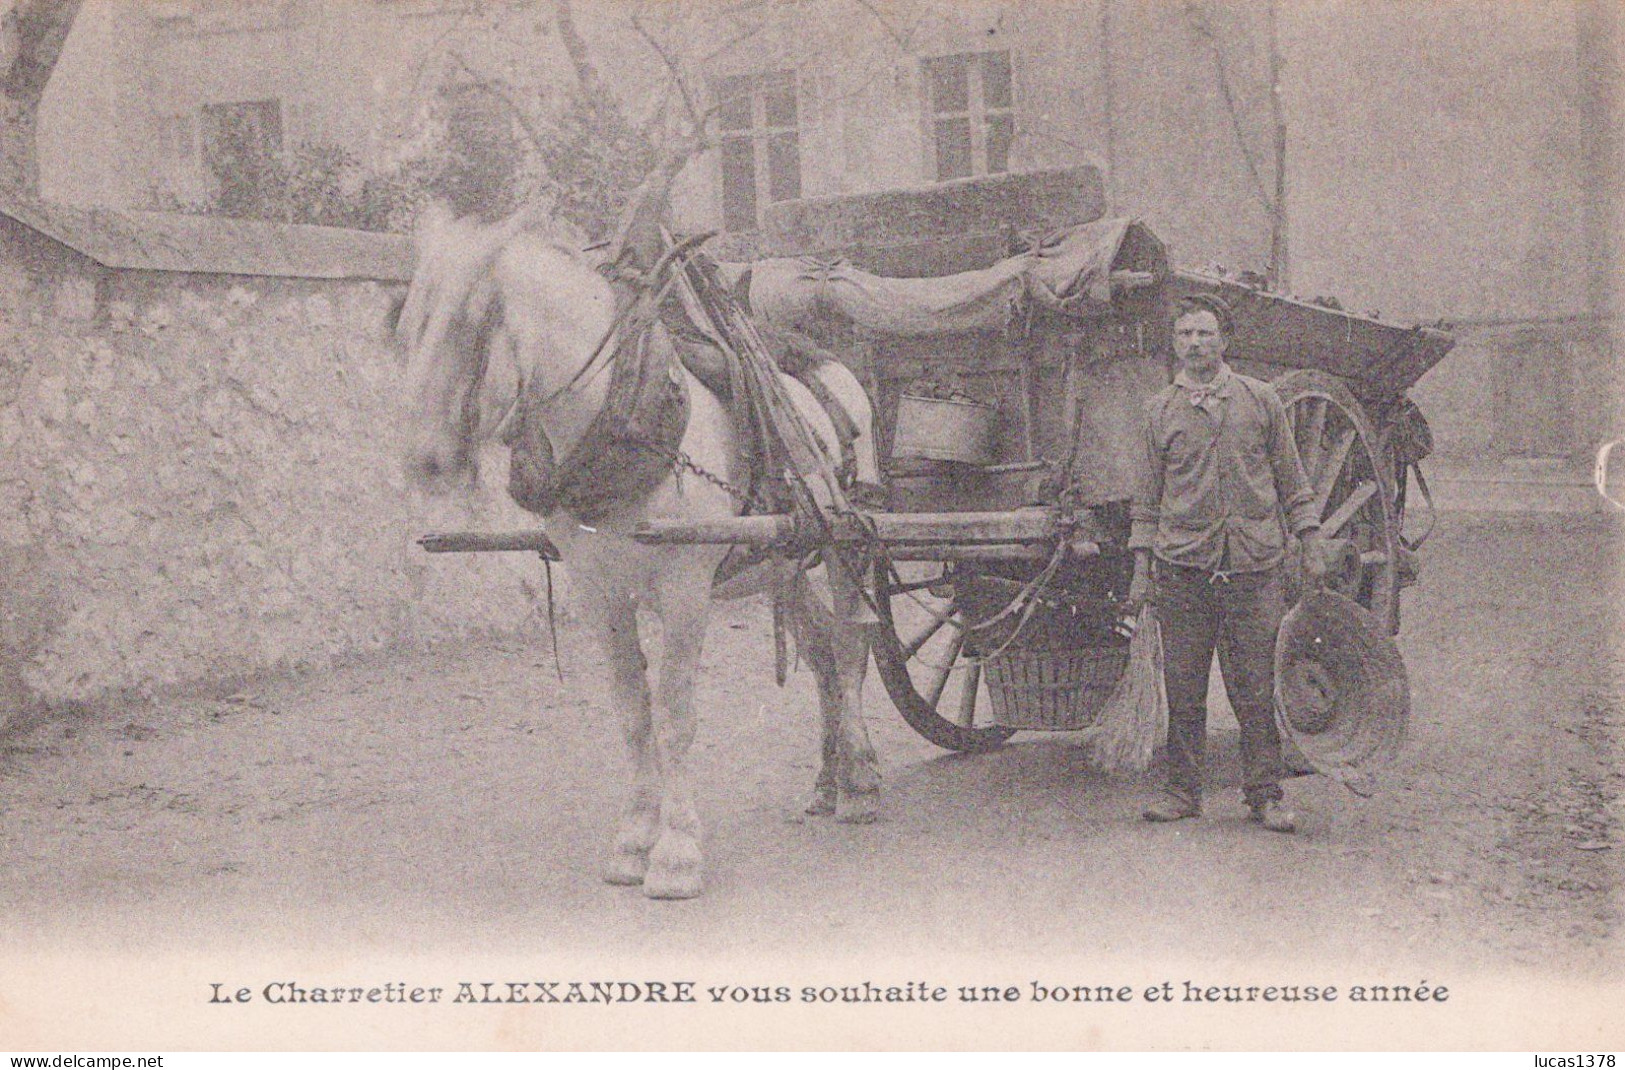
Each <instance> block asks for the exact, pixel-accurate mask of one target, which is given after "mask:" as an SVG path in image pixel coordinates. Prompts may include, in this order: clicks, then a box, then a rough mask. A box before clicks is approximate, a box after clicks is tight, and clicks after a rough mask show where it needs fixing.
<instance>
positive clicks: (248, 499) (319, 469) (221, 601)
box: [0, 216, 542, 720]
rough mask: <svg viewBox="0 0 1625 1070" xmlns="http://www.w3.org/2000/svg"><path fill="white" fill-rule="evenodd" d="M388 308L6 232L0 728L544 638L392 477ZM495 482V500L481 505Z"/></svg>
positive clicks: (527, 603)
mask: <svg viewBox="0 0 1625 1070" xmlns="http://www.w3.org/2000/svg"><path fill="white" fill-rule="evenodd" d="M394 290H395V287H394V286H393V285H392V284H388V283H381V282H370V281H318V280H305V279H287V278H280V279H270V278H253V277H247V276H228V275H206V274H183V273H177V272H155V271H140V270H117V271H115V270H110V269H107V268H104V267H102V266H100V265H99V264H97V263H96V262H94V261H91V260H90V259H88V258H87V257H84V256H81V255H80V254H78V253H76V252H74V251H72V250H71V249H68V248H67V247H65V246H63V245H61V244H58V243H57V242H55V241H53V240H52V239H50V238H47V237H45V236H43V235H42V234H40V233H38V232H36V231H34V230H31V229H30V228H28V227H25V226H23V225H22V224H20V223H17V222H15V221H14V220H12V219H10V218H8V217H6V216H0V559H3V561H4V564H3V566H0V720H3V719H4V717H5V716H6V715H7V713H8V712H15V710H16V709H17V708H19V707H26V706H29V705H38V704H42V703H44V704H50V703H61V702H66V701H93V700H96V699H98V698H100V697H105V696H108V695H114V694H120V693H135V694H150V693H153V692H156V691H162V690H172V689H176V688H184V687H189V686H195V685H213V684H218V683H220V682H221V681H230V680H232V679H233V678H240V677H242V676H245V675H251V674H255V673H262V672H267V671H279V670H286V669H290V668H296V667H303V666H318V665H321V664H324V663H327V662H329V661H330V660H331V659H334V658H337V657H341V656H345V655H350V654H354V653H357V652H362V651H367V650H372V649H377V648H381V647H385V646H388V645H391V644H397V643H421V642H427V641H433V640H440V639H446V638H452V637H457V636H462V635H466V634H470V633H475V632H486V631H505V630H511V629H514V628H517V627H521V626H525V625H526V623H527V621H530V622H532V623H533V614H534V608H533V605H534V604H533V603H532V601H531V600H530V599H529V597H528V595H529V594H530V593H533V592H534V590H535V589H536V588H539V587H540V586H541V582H542V577H541V568H540V565H539V564H538V563H537V561H536V560H535V559H534V558H533V557H529V556H527V555H478V556H477V557H472V556H458V557H442V558H429V557H428V556H427V555H426V554H424V553H423V552H422V551H421V550H419V549H418V548H417V547H416V546H415V545H414V542H413V540H414V539H415V537H416V536H417V535H418V534H420V533H421V532H423V531H424V530H428V529H433V528H442V529H443V528H458V527H479V528H498V527H515V526H523V525H525V524H526V523H527V518H526V517H525V515H524V514H522V513H520V512H518V511H517V510H516V509H515V508H514V507H513V506H512V505H511V504H510V503H508V502H507V501H506V499H505V496H504V495H502V494H501V493H500V487H501V484H502V482H503V480H502V479H501V478H500V476H501V473H500V472H498V473H493V475H494V476H496V477H497V478H492V479H489V480H488V482H487V486H486V487H485V488H484V489H483V490H482V491H481V492H480V493H479V494H478V495H477V496H475V497H472V498H470V500H469V501H468V502H465V503H449V504H438V503H425V502H421V501H417V500H414V498H413V496H411V495H409V494H408V493H407V491H406V489H405V486H404V484H403V481H402V479H401V477H400V474H399V462H398V459H397V457H398V448H397V444H396V435H395V431H396V429H397V428H399V427H400V426H401V422H402V419H403V405H402V401H403V397H402V393H403V387H402V382H403V369H402V367H401V366H400V364H399V362H398V358H397V355H396V354H395V353H394V351H393V349H392V347H391V345H390V339H389V337H388V334H387V330H386V327H385V316H386V312H387V310H388V308H389V305H390V302H391V299H392V296H393V292H394ZM491 484H495V486H492V485H491Z"/></svg>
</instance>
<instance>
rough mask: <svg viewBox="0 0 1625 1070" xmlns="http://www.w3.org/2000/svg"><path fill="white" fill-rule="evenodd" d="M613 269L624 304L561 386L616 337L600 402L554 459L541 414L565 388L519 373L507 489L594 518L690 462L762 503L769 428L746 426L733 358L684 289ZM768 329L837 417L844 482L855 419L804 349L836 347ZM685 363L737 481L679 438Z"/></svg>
mask: <svg viewBox="0 0 1625 1070" xmlns="http://www.w3.org/2000/svg"><path fill="white" fill-rule="evenodd" d="M610 278H611V283H612V285H613V286H614V288H615V293H616V305H617V309H616V315H615V319H614V321H613V326H612V327H611V329H610V331H609V332H608V333H607V334H606V336H605V340H604V342H603V343H601V344H600V346H599V348H598V349H597V350H595V351H594V353H593V354H592V356H591V357H589V359H588V362H587V365H586V366H584V368H583V370H582V372H578V373H577V375H576V376H575V377H574V378H573V379H572V381H571V383H570V384H569V386H567V387H566V388H565V390H568V389H570V387H572V386H574V384H575V383H576V382H577V381H579V380H580V379H582V378H584V377H586V375H588V374H596V372H591V373H589V372H588V369H589V368H591V366H593V365H594V364H596V363H597V362H598V360H599V357H600V355H601V353H602V351H603V350H604V348H605V347H606V346H613V348H612V350H611V351H610V353H609V364H610V367H611V373H610V383H609V390H608V394H607V396H606V398H605V401H604V404H603V406H602V408H600V409H599V411H598V413H597V414H596V415H595V416H594V417H593V419H592V421H591V422H590V424H589V425H588V427H587V430H586V432H585V433H584V434H583V435H582V437H581V439H580V441H579V442H577V443H576V445H575V447H574V448H573V449H571V451H570V453H569V454H568V455H567V456H566V457H565V458H564V460H563V461H562V462H558V461H556V459H555V457H554V455H553V446H552V443H551V442H550V441H549V440H548V437H547V434H546V432H545V431H544V430H543V420H542V417H543V413H544V410H545V407H546V406H547V404H548V403H549V402H551V401H553V400H554V398H555V397H557V396H558V395H559V394H560V393H563V392H564V391H558V392H555V393H554V394H553V395H544V394H542V393H541V391H540V388H539V385H538V384H537V383H536V381H535V380H534V379H530V380H527V381H526V382H525V383H523V384H522V385H521V387H520V390H519V396H518V398H517V399H516V401H515V403H514V410H513V412H512V414H511V416H510V418H509V419H508V420H507V421H505V425H504V429H503V433H502V437H501V441H502V443H503V444H504V445H506V446H508V447H509V449H510V451H511V452H510V462H509V472H508V492H509V494H510V495H511V496H512V498H513V499H514V501H515V502H516V503H518V504H519V505H520V506H521V507H522V508H524V509H526V510H527V511H529V512H532V513H536V514H539V515H544V516H545V515H547V514H549V513H553V512H556V511H558V510H561V509H562V510H565V511H568V512H569V513H571V514H572V515H573V516H574V517H575V518H576V519H577V520H578V521H580V522H581V523H583V524H586V525H588V526H592V525H595V524H597V523H599V522H600V521H602V520H604V519H605V518H606V517H607V516H609V515H610V514H611V513H612V512H613V511H614V510H615V509H616V508H617V507H618V506H622V505H625V504H626V503H628V502H635V501H638V500H641V499H642V498H644V497H646V496H647V495H649V494H651V493H653V492H654V490H655V488H656V487H658V486H659V485H660V484H661V482H663V481H664V480H665V479H666V478H667V477H668V476H669V475H670V474H672V473H673V472H674V471H676V472H679V473H680V472H682V471H684V470H687V471H690V472H692V473H694V474H695V475H696V476H698V477H700V478H702V479H705V480H706V481H708V482H710V483H713V484H715V485H716V486H718V487H720V488H722V489H723V490H724V491H726V492H727V493H728V494H729V495H730V496H732V497H733V498H734V499H735V500H736V501H737V502H738V503H739V505H740V506H741V507H742V508H743V509H745V510H746V511H747V512H749V511H755V510H758V509H760V508H762V507H763V506H764V505H766V504H767V503H764V502H763V501H762V500H761V499H762V498H764V497H771V490H770V487H769V484H771V482H772V479H771V477H770V476H769V475H768V473H766V472H765V471H763V470H762V469H763V466H762V465H761V464H760V463H759V459H760V458H762V457H763V456H765V455H766V452H767V451H766V450H765V449H763V448H762V447H761V441H762V439H761V436H762V434H763V432H762V431H761V430H760V429H758V428H755V427H753V426H751V425H752V423H753V421H752V420H750V418H749V416H748V415H747V414H746V413H744V412H743V411H742V409H743V408H744V407H743V406H742V405H740V404H738V403H737V399H736V398H735V397H734V391H733V389H732V378H733V377H732V374H731V371H730V366H729V362H730V361H731V360H733V359H736V358H733V357H732V356H731V354H727V353H725V352H723V351H722V349H721V348H720V347H719V346H718V344H717V343H716V342H715V341H714V340H713V338H712V337H711V336H710V335H709V334H708V333H707V332H705V331H704V330H702V329H701V328H699V327H698V326H696V325H695V324H694V323H693V322H692V321H691V320H690V319H689V316H688V314H687V312H686V310H685V309H683V307H682V306H681V305H680V304H679V303H678V302H677V301H675V300H672V301H666V300H661V298H662V297H663V296H664V293H665V288H664V287H659V286H658V284H656V286H655V287H651V286H650V285H648V284H647V283H635V282H630V281H628V280H627V279H625V278H624V277H617V276H615V275H611V276H610ZM771 334H772V337H773V341H774V343H775V345H774V349H775V350H776V351H778V352H776V353H775V357H776V358H777V359H778V362H779V363H780V365H781V367H783V366H785V365H789V366H790V369H791V374H792V375H794V377H795V378H796V379H797V380H798V381H799V382H801V383H802V384H803V385H805V386H806V387H807V388H808V390H809V391H810V392H811V393H812V395H813V397H814V398H815V399H817V401H818V402H819V404H820V405H821V406H822V407H823V408H824V410H825V411H826V412H827V413H828V415H829V417H830V420H831V422H832V423H833V424H834V426H835V428H836V432H837V438H838V440H839V442H840V451H841V464H840V468H839V469H838V472H839V474H840V476H841V478H842V481H843V482H845V483H850V481H851V479H852V478H853V475H854V474H855V472H856V464H855V450H854V448H853V443H854V441H855V439H856V438H857V435H858V426H857V423H856V421H855V420H854V419H853V417H852V415H851V414H850V413H848V412H847V411H846V409H845V407H844V406H842V405H841V403H840V401H839V399H838V398H836V397H835V395H834V394H833V393H831V392H830V390H829V389H828V388H827V387H826V386H825V385H824V384H823V382H822V381H820V380H819V379H818V377H817V376H816V375H815V374H813V368H814V360H813V359H808V353H809V352H814V353H816V354H818V356H820V357H822V358H823V359H833V354H828V353H827V352H825V351H822V350H819V349H818V348H817V347H816V345H814V344H813V343H811V342H810V340H807V341H802V340H801V339H800V337H799V336H795V337H794V338H792V339H789V340H788V341H786V340H785V339H784V337H783V335H782V334H781V333H780V332H771ZM798 343H800V344H798ZM780 354H785V355H787V356H788V359H785V356H781V355H780ZM685 368H686V369H687V370H688V371H689V372H690V373H691V374H693V375H694V377H695V378H696V379H698V380H699V381H700V383H701V384H702V385H703V386H705V388H706V389H708V390H710V391H711V392H712V393H713V394H715V395H716V396H717V397H718V398H719V399H721V400H722V402H723V403H724V405H725V406H726V407H727V409H728V411H729V414H730V418H731V419H732V420H733V422H734V425H735V431H736V433H737V435H738V440H739V441H740V442H741V444H742V445H743V447H744V449H745V452H746V456H747V459H748V462H749V463H748V464H747V470H748V471H749V473H750V475H749V480H748V483H747V485H746V487H744V488H740V487H736V486H734V485H732V484H731V483H729V482H728V481H727V480H726V479H725V478H723V477H722V476H720V475H718V474H716V473H711V472H707V471H705V470H704V469H702V468H701V467H700V466H699V465H697V464H695V463H694V462H693V460H692V459H690V458H689V457H687V456H686V455H685V454H684V453H683V451H682V449H681V443H682V440H683V435H684V433H685V431H686V430H687V428H688V420H689V414H690V408H689V396H688V388H687V384H686V381H685V379H684V377H683V375H682V370H683V369H685ZM797 372H799V374H797Z"/></svg>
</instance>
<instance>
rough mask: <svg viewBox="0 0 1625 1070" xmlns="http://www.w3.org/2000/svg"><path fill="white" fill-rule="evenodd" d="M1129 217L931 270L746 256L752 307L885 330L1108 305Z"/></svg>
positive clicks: (982, 323) (960, 326) (919, 331)
mask: <svg viewBox="0 0 1625 1070" xmlns="http://www.w3.org/2000/svg"><path fill="white" fill-rule="evenodd" d="M1135 225H1136V224H1135V221H1134V220H1132V219H1102V220H1098V221H1096V222H1093V223H1085V224H1083V225H1081V226H1077V227H1071V228H1069V229H1066V230H1063V231H1059V232H1057V233H1055V234H1053V235H1051V236H1050V237H1049V238H1047V239H1045V240H1044V241H1043V242H1042V243H1040V244H1039V246H1038V247H1037V248H1035V249H1033V250H1031V251H1029V252H1025V253H1021V254H1019V255H1016V256H1012V257H1009V258H1007V259H1005V260H1001V261H999V262H998V263H997V264H994V265H993V266H992V267H988V268H983V269H981V270H979V271H965V272H961V273H959V274H957V275H944V276H940V277H937V278H924V279H904V278H887V277H884V276H881V275H871V274H870V273H869V272H867V271H863V270H860V269H859V268H857V267H854V266H853V265H852V263H851V262H850V261H847V260H844V259H835V260H831V259H820V258H817V257H787V258H781V259H775V260H760V261H757V262H756V263H755V264H754V265H753V269H752V279H751V288H750V302H751V307H752V309H753V310H754V311H755V312H756V313H757V314H758V315H761V316H764V317H765V318H767V319H768V320H769V321H771V322H774V323H780V324H784V325H787V326H795V325H797V324H803V323H806V322H808V321H809V320H810V319H811V318H812V317H813V316H814V315H815V314H817V313H819V312H823V313H826V314H828V313H834V314H836V315H839V316H842V317H844V318H846V319H848V320H850V321H851V322H852V323H853V324H855V325H857V326H859V327H863V328H866V329H868V330H871V331H876V332H880V333H884V334H892V335H911V336H921V335H935V334H951V333H955V332H959V331H969V330H977V329H994V330H999V329H1003V328H1004V327H1005V325H1006V324H1008V323H1009V321H1010V318H1011V316H1012V315H1013V314H1014V313H1015V311H1016V310H1017V309H1018V308H1020V307H1021V306H1022V304H1023V302H1026V301H1032V302H1036V303H1038V304H1040V305H1043V306H1045V307H1048V308H1051V309H1054V310H1056V311H1059V312H1062V313H1066V314H1069V315H1074V316H1090V315H1098V314H1100V313H1102V312H1104V311H1106V310H1107V309H1108V308H1109V307H1110V302H1111V283H1110V275H1111V271H1112V269H1113V267H1114V265H1115V263H1116V260H1117V257H1118V252H1119V250H1120V249H1121V247H1122V245H1123V240H1124V238H1125V236H1126V235H1127V234H1128V233H1129V229H1130V228H1131V227H1133V226H1135Z"/></svg>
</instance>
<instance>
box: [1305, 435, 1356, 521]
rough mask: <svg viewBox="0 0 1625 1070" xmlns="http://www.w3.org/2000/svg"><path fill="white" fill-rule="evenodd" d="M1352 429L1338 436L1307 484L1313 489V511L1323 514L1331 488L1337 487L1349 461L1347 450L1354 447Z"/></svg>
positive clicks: (1330, 494) (1330, 495) (1329, 497)
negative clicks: (1344, 467)
mask: <svg viewBox="0 0 1625 1070" xmlns="http://www.w3.org/2000/svg"><path fill="white" fill-rule="evenodd" d="M1354 438H1355V434H1354V428H1352V427H1350V428H1348V429H1347V430H1345V431H1344V432H1343V433H1342V434H1340V435H1338V436H1337V438H1336V440H1335V441H1333V442H1332V445H1331V448H1330V449H1328V450H1327V451H1326V453H1325V454H1324V455H1322V457H1321V458H1320V464H1319V465H1318V466H1317V467H1316V469H1315V472H1314V474H1313V475H1311V476H1310V477H1309V483H1310V485H1311V486H1313V487H1314V488H1315V511H1316V512H1317V513H1324V512H1325V511H1326V503H1327V502H1328V501H1330V500H1331V497H1332V488H1333V487H1335V486H1337V477H1338V476H1340V475H1342V474H1343V465H1344V464H1345V463H1347V461H1348V459H1349V450H1350V449H1352V448H1353V446H1354Z"/></svg>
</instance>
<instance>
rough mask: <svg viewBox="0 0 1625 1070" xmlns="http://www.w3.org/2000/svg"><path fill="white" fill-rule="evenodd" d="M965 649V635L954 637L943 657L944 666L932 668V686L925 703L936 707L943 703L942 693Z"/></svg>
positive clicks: (959, 634) (927, 690)
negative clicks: (960, 653)
mask: <svg viewBox="0 0 1625 1070" xmlns="http://www.w3.org/2000/svg"><path fill="white" fill-rule="evenodd" d="M964 648H965V633H964V632H959V633H958V634H957V635H955V636H954V638H953V642H951V643H949V644H948V652H947V654H946V655H945V656H944V657H943V660H942V664H940V665H935V666H932V668H931V678H930V686H929V687H927V688H926V691H925V702H926V705H928V706H933V707H935V706H936V705H937V704H939V703H940V702H941V701H942V693H943V691H945V690H946V689H947V687H948V678H949V677H951V676H952V675H953V672H954V662H956V661H958V660H959V652H960V651H961V650H963V649H964Z"/></svg>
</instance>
